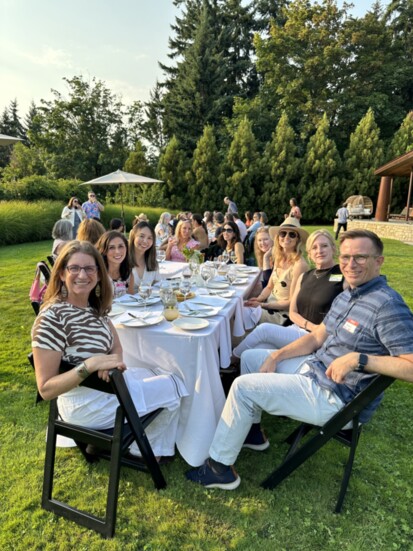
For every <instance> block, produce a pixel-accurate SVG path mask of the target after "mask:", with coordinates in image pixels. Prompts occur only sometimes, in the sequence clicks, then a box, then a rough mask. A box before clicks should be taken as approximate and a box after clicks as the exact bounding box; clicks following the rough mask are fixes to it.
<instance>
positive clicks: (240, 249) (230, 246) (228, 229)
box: [217, 222, 244, 264]
mask: <svg viewBox="0 0 413 551" xmlns="http://www.w3.org/2000/svg"><path fill="white" fill-rule="evenodd" d="M217 242H218V245H219V247H221V249H222V251H226V252H227V253H229V255H231V253H233V255H235V259H236V260H235V262H236V263H237V264H244V245H243V244H242V243H241V238H240V235H239V228H238V226H237V225H236V223H235V222H225V224H224V226H223V231H222V233H221V235H220V236H219V237H218V240H217Z"/></svg>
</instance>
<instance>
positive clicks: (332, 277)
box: [328, 274, 343, 281]
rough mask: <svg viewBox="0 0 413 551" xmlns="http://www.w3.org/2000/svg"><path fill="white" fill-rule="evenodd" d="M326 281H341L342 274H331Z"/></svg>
mask: <svg viewBox="0 0 413 551" xmlns="http://www.w3.org/2000/svg"><path fill="white" fill-rule="evenodd" d="M328 281H343V274H331V275H330V277H329V278H328Z"/></svg>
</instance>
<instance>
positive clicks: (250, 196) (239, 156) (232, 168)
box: [225, 117, 261, 212]
mask: <svg viewBox="0 0 413 551" xmlns="http://www.w3.org/2000/svg"><path fill="white" fill-rule="evenodd" d="M257 158H258V154H257V144H256V140H255V136H254V134H253V132H252V128H251V123H250V121H249V120H248V119H247V118H246V117H245V118H244V120H243V121H241V123H240V125H239V128H238V130H237V132H236V133H235V136H234V139H233V140H232V143H231V146H230V148H229V152H228V157H227V168H228V172H229V174H230V175H229V177H228V178H227V188H228V189H227V191H226V192H225V195H228V196H229V197H231V199H232V200H233V201H234V202H235V203H236V205H237V207H238V210H239V212H243V211H246V210H251V209H253V207H254V205H255V202H256V194H255V185H256V184H257V183H256V176H257V169H258V167H257ZM257 192H258V193H260V192H261V189H260V185H258V184H257Z"/></svg>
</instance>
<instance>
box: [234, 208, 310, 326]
mask: <svg viewBox="0 0 413 551" xmlns="http://www.w3.org/2000/svg"><path fill="white" fill-rule="evenodd" d="M269 233H270V237H272V238H273V240H274V245H273V248H272V256H273V262H274V267H273V270H272V272H271V277H270V280H269V282H268V285H267V286H266V287H265V288H264V289H263V290H262V291H261V293H260V294H259V295H258V296H257V297H253V298H250V299H249V300H247V301H246V302H245V306H249V307H251V308H252V309H255V310H256V311H255V312H251V322H250V323H249V322H248V316H247V317H246V319H245V322H246V325H247V329H250V328H251V327H253V326H254V325H255V324H256V323H257V322H261V323H263V322H269V323H278V324H279V325H284V324H286V323H289V318H288V310H289V307H290V301H291V297H292V296H293V294H294V290H295V287H296V285H297V281H298V278H299V277H300V275H301V274H302V273H304V272H306V271H307V270H308V264H307V262H306V261H305V260H304V258H303V256H302V250H301V244H302V243H303V244H304V243H305V242H306V241H307V238H308V233H307V232H306V231H305V230H304V229H303V228H301V226H300V223H299V222H298V220H296V219H295V218H286V219H285V220H284V222H283V223H282V224H281V226H278V227H271V228H270V230H269ZM251 323H252V325H251Z"/></svg>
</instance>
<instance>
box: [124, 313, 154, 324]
mask: <svg viewBox="0 0 413 551" xmlns="http://www.w3.org/2000/svg"><path fill="white" fill-rule="evenodd" d="M127 314H128V316H130V317H131V318H134V319H136V320H139V321H141V322H142V323H143V324H144V325H151V324H150V323H148V322H147V321H146V320H144V319H143V318H142V317H141V316H135V315H134V314H131V313H130V312H127Z"/></svg>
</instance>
